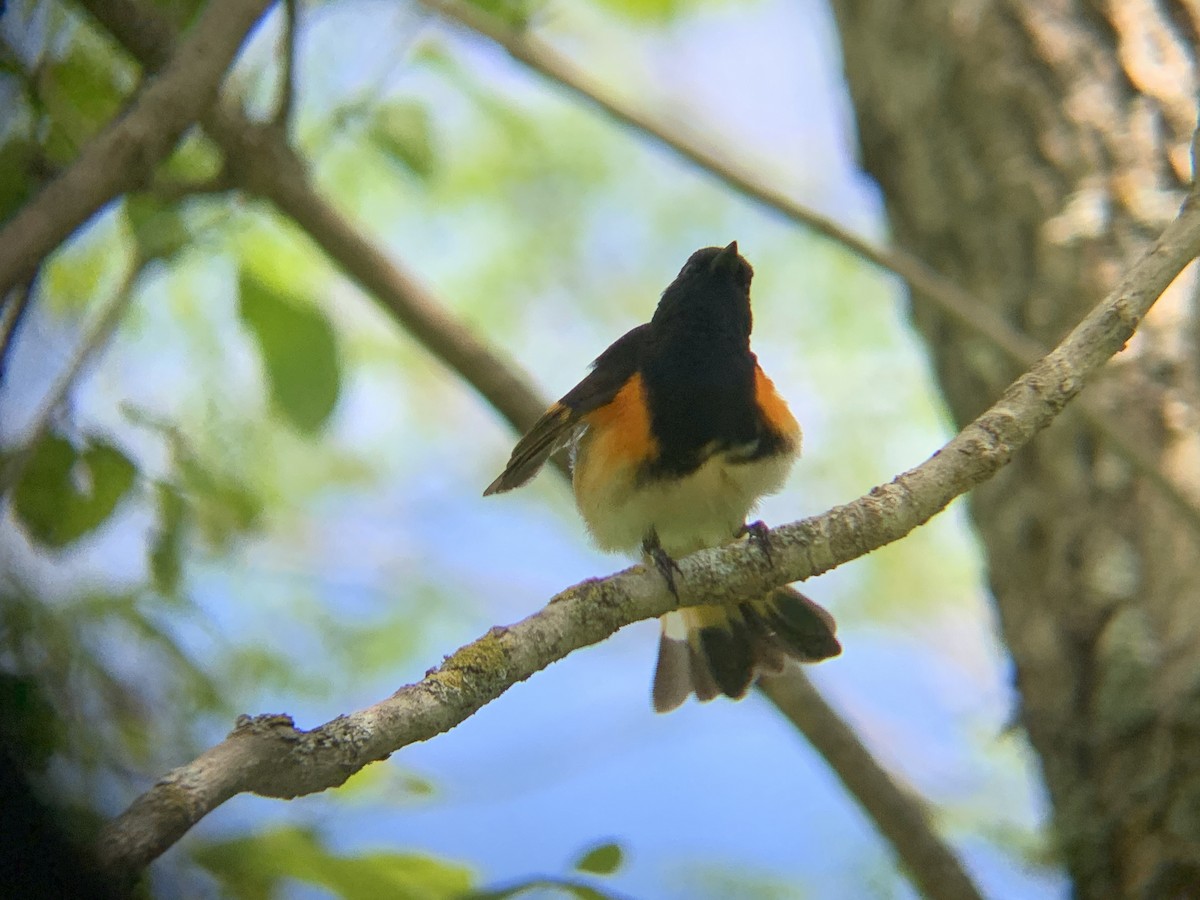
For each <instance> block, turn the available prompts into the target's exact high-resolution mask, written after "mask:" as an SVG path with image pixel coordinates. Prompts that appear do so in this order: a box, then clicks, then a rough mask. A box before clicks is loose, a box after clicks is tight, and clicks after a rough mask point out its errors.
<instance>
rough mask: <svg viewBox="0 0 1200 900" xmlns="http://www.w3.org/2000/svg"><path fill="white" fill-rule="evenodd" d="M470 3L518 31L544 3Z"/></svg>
mask: <svg viewBox="0 0 1200 900" xmlns="http://www.w3.org/2000/svg"><path fill="white" fill-rule="evenodd" d="M470 3H471V5H472V6H475V7H478V8H479V9H482V10H483V11H484V12H486V13H489V14H490V15H492V16H495V17H496V18H497V19H499V20H500V21H501V22H502V23H504V24H505V25H507V26H508V27H509V28H512V29H515V30H517V31H523V30H524V29H525V27H526V26H527V25H528V24H529V20H530V19H531V18H532V17H533V14H534V12H536V11H537V9H538V8H540V7H541V6H542V5H543V4H542V2H541V0H470Z"/></svg>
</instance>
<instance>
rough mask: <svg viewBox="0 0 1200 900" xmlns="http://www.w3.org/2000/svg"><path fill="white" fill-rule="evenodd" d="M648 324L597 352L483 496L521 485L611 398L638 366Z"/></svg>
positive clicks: (538, 422) (530, 432) (535, 426)
mask: <svg viewBox="0 0 1200 900" xmlns="http://www.w3.org/2000/svg"><path fill="white" fill-rule="evenodd" d="M649 328H650V326H649V325H639V326H638V327H637V328H634V329H633V330H631V331H628V332H626V333H625V334H624V335H622V336H621V337H620V338H618V339H617V340H616V341H615V342H614V343H613V344H612V346H610V347H609V348H608V349H607V350H605V351H604V352H603V353H601V354H600V355H599V356H598V357H597V358H596V361H595V362H594V363H592V371H591V372H589V373H588V375H587V377H586V378H584V379H583V381H581V382H579V384H577V385H575V387H573V388H571V390H570V391H568V392H567V394H566V395H565V396H564V397H563V398H562V399H561V400H559V401H558V402H557V403H555V404H554V405H553V406H551V407H550V408H549V409H548V410H546V412H545V413H544V414H543V415H542V417H541V418H540V419H538V420H537V421H536V422H535V423H534V425H533V427H532V428H530V429H529V432H528V433H527V434H526V435H525V436H524V437H523V438H521V440H519V441H518V442H517V446H515V447H514V448H513V452H512V456H510V457H509V459H508V465H506V466H505V467H504V471H503V472H501V473H500V476H499V477H498V478H497V479H496V480H495V481H493V482H492V483H491V484H489V485H488V488H487V490H486V491H484V492H483V496H485V497H487V496H489V495H490V494H499V493H502V492H503V491H511V490H512V489H513V488H518V487H521V485H523V484H525V483H526V482H527V481H529V480H530V479H531V478H533V476H534V475H536V474H537V472H538V469H540V468H541V467H542V465H543V464H544V463H545V462H546V460H547V459H549V458H550V455H551V454H552V453H554V452H555V451H556V450H559V449H560V448H562V447H564V446H566V445H567V444H569V443H570V442H571V440H572V439H573V438H574V437H575V436H576V433H577V431H578V429H579V428H580V427H581V421H580V420H581V419H582V418H583V417H584V416H586V415H587V414H588V413H590V412H592V411H593V410H595V409H599V408H600V407H601V406H604V405H605V404H606V403H609V402H611V401H612V399H613V397H615V396H616V395H617V392H618V391H620V390H621V388H622V387H623V386H624V385H625V382H627V381H628V380H629V379H630V378H631V377H632V376H633V374H634V373H635V372H637V369H638V360H639V358H640V356H641V351H642V346H643V345H644V344H645V342H646V338H647V336H648V334H649Z"/></svg>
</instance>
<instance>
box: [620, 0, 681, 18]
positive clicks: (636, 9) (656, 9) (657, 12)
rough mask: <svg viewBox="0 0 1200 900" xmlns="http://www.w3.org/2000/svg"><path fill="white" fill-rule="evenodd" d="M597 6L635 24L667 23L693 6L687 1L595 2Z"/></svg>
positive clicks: (638, 0) (636, 0)
mask: <svg viewBox="0 0 1200 900" xmlns="http://www.w3.org/2000/svg"><path fill="white" fill-rule="evenodd" d="M596 2H597V5H598V6H601V7H603V8H604V9H607V10H609V11H610V12H613V13H615V14H617V15H618V16H621V17H623V18H625V19H629V20H631V21H636V22H667V21H670V20H671V19H673V18H675V17H676V16H678V15H679V14H680V13H681V12H684V11H685V10H686V9H687V7H688V6H691V5H694V4H691V3H689V2H688V0H596Z"/></svg>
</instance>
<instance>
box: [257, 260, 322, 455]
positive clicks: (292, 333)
mask: <svg viewBox="0 0 1200 900" xmlns="http://www.w3.org/2000/svg"><path fill="white" fill-rule="evenodd" d="M238 288H239V291H240V303H241V307H240V308H241V316H242V320H243V321H244V322H245V323H246V325H247V326H248V327H249V328H250V330H251V332H253V334H254V336H255V338H256V339H257V340H258V346H259V350H260V351H261V353H262V358H263V366H264V368H265V370H266V375H267V382H268V384H269V385H270V391H271V401H272V405H273V406H274V408H275V409H276V410H277V411H278V412H280V413H281V414H282V415H283V416H284V418H286V419H287V420H288V421H289V422H290V423H291V424H292V425H294V426H295V427H296V429H297V430H299V431H301V432H303V433H304V434H310V435H311V434H315V433H316V432H318V431H319V430H320V429H321V427H322V426H323V425H324V424H325V422H326V420H327V419H328V418H329V415H330V414H331V413H332V412H333V408H334V406H335V405H336V404H337V399H338V394H339V393H340V391H341V381H342V372H341V359H340V357H339V355H338V347H337V339H336V337H335V335H334V332H333V326H332V325H331V324H330V323H329V320H328V319H327V318H326V317H325V316H324V315H323V314H322V313H321V312H319V311H318V310H316V309H314V308H313V307H312V306H309V305H306V304H304V303H302V302H299V301H297V300H295V299H294V298H292V297H288V296H286V295H284V294H283V293H282V292H281V291H279V290H277V289H276V288H274V287H272V286H270V285H268V284H266V283H265V282H263V281H260V280H259V279H258V278H255V277H254V276H252V275H249V274H248V273H246V272H245V271H243V272H242V275H241V277H240V278H239V283H238Z"/></svg>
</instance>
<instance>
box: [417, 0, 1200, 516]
mask: <svg viewBox="0 0 1200 900" xmlns="http://www.w3.org/2000/svg"><path fill="white" fill-rule="evenodd" d="M420 2H421V3H422V4H423V5H424V6H425V7H426V8H428V9H430V10H432V11H434V12H436V13H438V14H439V15H442V16H444V17H445V18H447V19H451V20H453V21H455V22H457V23H459V24H460V25H463V26H465V27H466V28H468V29H470V30H471V31H474V32H476V33H477V34H479V35H482V36H483V37H485V38H487V39H488V40H490V41H492V42H493V43H495V44H497V45H498V46H500V47H501V48H503V49H504V50H505V51H506V52H507V53H508V54H509V55H510V56H512V57H513V59H516V60H517V61H519V62H521V63H523V64H524V65H526V66H528V67H529V68H530V69H532V70H533V71H535V72H537V73H538V74H540V75H542V76H543V77H545V78H548V79H549V80H550V81H553V82H554V83H556V84H558V85H560V86H562V87H564V88H566V89H567V90H568V91H570V92H571V93H572V94H574V95H575V96H576V97H578V98H579V99H581V100H583V101H584V103H585V104H587V105H588V106H591V107H593V108H595V109H598V110H600V111H601V112H602V113H604V114H605V115H606V116H608V117H609V118H611V119H613V120H615V121H617V122H619V123H621V124H623V125H627V126H629V127H630V128H633V129H634V130H636V131H638V132H639V133H641V134H642V135H643V136H645V137H647V138H649V139H650V140H652V141H653V142H655V143H656V144H659V145H660V146H662V147H665V148H667V149H668V150H670V151H672V152H674V153H675V154H676V155H678V156H680V157H682V158H683V159H685V160H687V161H688V162H690V163H692V164H693V165H695V166H697V167H698V168H700V169H702V170H704V171H706V172H708V173H709V174H711V175H713V176H714V177H716V178H717V179H718V180H720V181H721V182H722V183H724V184H725V185H726V186H727V187H729V188H731V189H732V190H734V191H736V192H737V193H739V194H741V195H742V196H744V197H748V198H750V199H752V200H755V201H757V202H759V203H761V204H763V205H764V206H766V207H767V208H769V209H772V210H774V211H775V212H777V213H780V214H781V215H783V216H784V217H786V218H787V219H789V220H790V221H792V222H795V223H796V224H797V225H801V226H803V227H805V228H808V229H810V230H812V231H815V232H816V233H817V234H820V235H822V236H824V237H826V238H828V239H830V240H832V241H834V242H835V243H838V244H841V245H842V246H843V247H845V248H847V249H848V250H850V251H851V252H853V253H855V254H857V255H858V256H860V257H862V258H863V259H865V260H867V261H868V262H870V263H872V264H874V265H876V266H878V267H879V268H881V269H885V270H887V271H889V272H892V273H893V274H895V275H898V276H899V277H900V278H901V279H902V280H903V281H904V282H905V283H906V284H907V285H908V287H909V289H910V290H911V291H912V299H913V302H914V303H929V304H932V305H934V306H936V307H937V308H938V309H939V310H940V311H941V312H942V313H943V314H944V315H947V316H949V317H950V318H951V319H952V320H953V321H954V322H956V323H957V324H958V325H960V326H961V327H963V328H965V329H966V330H967V331H969V332H972V333H974V334H976V335H978V336H979V337H981V338H983V339H984V340H985V341H987V342H988V343H990V344H991V345H992V346H993V347H995V348H997V349H998V350H1000V351H1001V352H1002V353H1003V354H1004V355H1005V356H1007V357H1008V358H1009V359H1010V360H1011V361H1012V362H1014V363H1015V364H1016V365H1017V366H1019V367H1020V368H1021V369H1026V368H1028V367H1029V366H1030V365H1032V364H1033V363H1034V362H1035V361H1036V360H1037V359H1039V358H1041V357H1042V356H1043V355H1044V354H1045V353H1046V348H1045V347H1043V346H1041V344H1040V343H1039V342H1038V341H1036V340H1034V339H1033V338H1031V337H1029V336H1028V335H1026V334H1023V333H1022V332H1020V331H1018V330H1017V329H1015V328H1013V327H1012V326H1011V325H1009V324H1008V322H1006V321H1005V320H1004V319H1003V318H1002V317H1001V316H999V315H998V314H997V313H995V312H993V311H992V310H991V309H990V308H989V307H987V306H985V305H984V304H982V303H980V302H978V301H977V300H976V299H975V298H974V297H972V296H971V295H970V294H969V293H968V292H967V291H965V290H963V289H962V288H961V287H959V286H958V285H957V284H955V283H954V282H953V281H951V280H950V279H948V278H946V277H945V276H943V275H941V274H940V273H938V272H937V271H936V270H934V269H933V268H931V267H930V266H928V265H927V264H926V263H925V262H923V261H922V260H920V259H918V258H917V257H915V256H913V255H911V254H909V253H905V252H904V251H903V250H899V249H891V250H887V249H884V248H882V247H877V246H875V245H874V244H872V243H870V242H869V241H866V240H864V239H862V238H861V237H859V236H858V235H856V234H854V233H853V232H851V231H849V230H848V229H846V228H843V227H842V226H841V225H839V224H837V222H835V221H834V220H833V219H830V218H828V217H827V216H823V215H821V214H820V213H817V212H815V211H813V210H811V209H809V208H807V207H805V206H803V205H802V204H800V203H797V202H796V201H795V200H793V199H791V198H790V197H787V196H786V195H784V194H782V193H780V192H779V191H777V190H775V189H774V188H773V187H772V186H771V185H769V184H766V183H764V182H762V181H760V180H759V178H758V175H757V174H756V171H755V169H754V168H753V167H751V166H748V165H743V164H740V163H738V162H737V161H735V160H731V159H729V158H727V157H725V156H722V155H721V154H720V153H718V152H716V151H715V150H711V149H708V148H707V147H705V146H703V145H702V144H701V143H699V142H697V141H695V140H693V139H692V138H691V137H689V136H688V135H686V134H684V133H683V132H682V131H680V130H679V129H678V128H672V127H669V126H668V125H667V124H666V123H665V122H663V121H660V120H658V119H657V118H655V117H654V116H652V115H650V114H648V113H645V112H642V111H640V110H638V109H636V108H635V107H633V106H631V105H627V104H625V103H623V102H621V101H619V100H617V99H616V98H614V97H613V96H611V95H610V94H609V92H608V91H606V90H605V88H604V87H603V86H602V85H600V84H598V83H596V82H595V81H593V80H592V79H590V78H588V76H587V75H585V74H584V73H583V72H582V71H580V70H579V69H577V68H576V67H575V66H574V65H572V63H571V62H570V61H569V60H567V59H566V58H565V57H563V56H561V55H560V54H559V53H557V52H556V51H555V50H554V49H553V48H552V47H551V46H550V45H549V44H547V43H545V42H544V41H541V40H538V38H537V37H536V36H535V35H532V34H530V33H529V32H527V31H517V30H516V29H514V28H511V27H510V26H508V25H507V24H505V23H504V22H502V21H500V20H499V19H497V18H496V17H495V16H492V15H490V14H489V13H487V12H485V11H484V10H482V9H480V8H478V7H476V6H472V5H469V4H467V3H463V2H461V0H420ZM1077 411H1078V414H1079V415H1080V416H1081V417H1082V418H1083V420H1084V421H1085V422H1086V423H1087V425H1088V427H1089V428H1091V429H1092V430H1093V431H1095V432H1096V433H1097V434H1098V435H1099V436H1101V437H1103V438H1104V439H1105V440H1106V441H1107V442H1108V443H1109V445H1110V446H1111V448H1112V449H1113V450H1114V451H1115V452H1116V453H1117V454H1118V455H1120V456H1121V457H1123V458H1124V459H1125V461H1126V462H1128V463H1129V464H1130V466H1132V467H1133V469H1134V470H1136V471H1137V472H1138V473H1139V474H1141V475H1142V476H1144V477H1145V478H1146V479H1147V480H1148V481H1149V482H1150V483H1151V484H1153V485H1154V487H1155V488H1157V489H1158V491H1159V492H1160V493H1162V494H1163V496H1164V497H1166V499H1167V500H1168V501H1170V503H1171V505H1172V506H1173V507H1174V508H1175V510H1176V511H1177V512H1178V513H1179V515H1180V516H1181V517H1182V518H1183V520H1184V522H1186V523H1187V524H1188V525H1189V526H1190V527H1191V528H1192V529H1194V530H1195V531H1196V532H1197V533H1198V534H1200V499H1198V498H1194V497H1192V495H1191V493H1190V492H1189V491H1188V489H1186V488H1184V487H1182V486H1180V485H1179V484H1178V483H1177V482H1176V481H1175V479H1173V478H1172V477H1171V476H1169V475H1168V474H1167V473H1165V472H1164V471H1163V470H1162V468H1161V467H1160V466H1159V465H1158V462H1157V460H1155V459H1154V458H1153V457H1152V456H1151V455H1150V454H1149V453H1147V452H1145V451H1144V450H1142V449H1141V447H1139V446H1138V445H1137V444H1136V443H1135V442H1134V441H1133V440H1131V439H1130V438H1129V437H1127V436H1126V429H1125V428H1124V427H1123V426H1122V425H1121V423H1119V422H1117V421H1116V420H1115V419H1114V418H1113V417H1112V416H1111V415H1109V414H1108V412H1107V411H1105V410H1104V409H1102V408H1101V407H1100V406H1099V405H1098V404H1096V403H1093V402H1092V401H1091V400H1090V399H1089V398H1084V399H1083V400H1082V401H1081V402H1080V403H1079V404H1078V405H1077Z"/></svg>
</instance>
